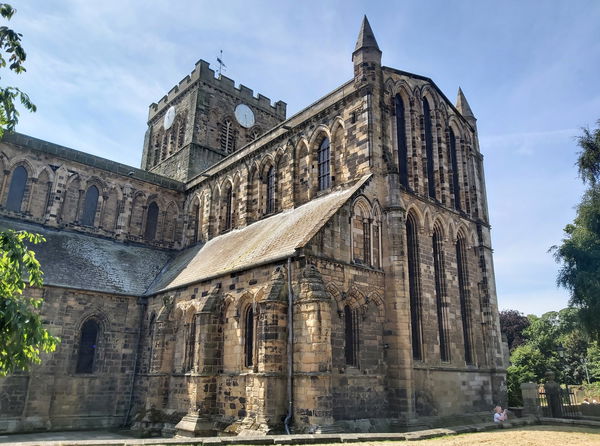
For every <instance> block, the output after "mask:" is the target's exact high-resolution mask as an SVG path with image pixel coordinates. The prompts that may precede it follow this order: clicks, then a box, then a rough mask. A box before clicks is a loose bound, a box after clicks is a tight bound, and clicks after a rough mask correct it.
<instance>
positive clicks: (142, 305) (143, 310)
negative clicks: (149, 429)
mask: <svg viewBox="0 0 600 446" xmlns="http://www.w3.org/2000/svg"><path fill="white" fill-rule="evenodd" d="M139 299H140V301H141V302H140V325H139V327H138V338H137V343H136V346H135V353H134V356H133V370H132V373H131V384H130V390H129V402H128V403H127V412H126V413H125V419H124V420H123V427H125V426H126V425H127V420H128V419H129V414H130V413H131V406H132V405H133V389H134V384H135V374H136V372H137V370H138V356H139V352H140V346H141V345H142V330H143V328H144V314H146V306H147V305H148V298H145V297H140V298H139Z"/></svg>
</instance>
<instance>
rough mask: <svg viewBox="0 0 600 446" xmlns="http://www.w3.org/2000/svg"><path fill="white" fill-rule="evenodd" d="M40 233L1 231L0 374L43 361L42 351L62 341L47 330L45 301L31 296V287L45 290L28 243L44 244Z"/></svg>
mask: <svg viewBox="0 0 600 446" xmlns="http://www.w3.org/2000/svg"><path fill="white" fill-rule="evenodd" d="M43 241H44V238H43V237H42V236H41V235H39V234H31V233H28V232H26V231H13V230H5V231H2V232H0V375H6V374H7V373H12V372H14V371H15V370H20V369H21V370H25V369H27V367H28V366H29V364H30V363H39V362H40V352H41V351H44V352H51V351H54V349H55V348H56V345H57V344H58V342H59V340H58V338H55V337H53V336H51V335H50V333H48V331H47V330H46V329H45V328H44V327H43V324H42V320H41V317H40V315H39V313H38V309H39V307H40V306H41V304H42V299H41V298H36V297H27V296H24V295H23V291H24V290H25V288H26V287H27V285H28V286H29V287H41V286H42V283H43V279H42V277H43V273H42V270H41V268H40V264H39V262H38V261H37V259H36V258H35V253H34V252H33V251H31V250H29V249H28V247H27V245H26V242H29V243H32V244H36V243H40V242H43Z"/></svg>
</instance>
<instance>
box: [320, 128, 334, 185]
mask: <svg viewBox="0 0 600 446" xmlns="http://www.w3.org/2000/svg"><path fill="white" fill-rule="evenodd" d="M329 157H330V150H329V138H323V141H321V144H320V145H319V150H318V152H317V159H318V167H319V190H320V191H321V190H325V189H329V187H330V186H331V171H330V158H329Z"/></svg>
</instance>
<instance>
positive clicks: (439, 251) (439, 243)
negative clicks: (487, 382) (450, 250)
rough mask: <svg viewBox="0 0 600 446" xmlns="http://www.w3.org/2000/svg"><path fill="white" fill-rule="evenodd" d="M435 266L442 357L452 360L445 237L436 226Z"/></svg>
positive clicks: (442, 358)
mask: <svg viewBox="0 0 600 446" xmlns="http://www.w3.org/2000/svg"><path fill="white" fill-rule="evenodd" d="M432 243H433V268H434V273H435V296H436V299H435V300H436V307H437V317H438V333H439V339H440V358H441V360H442V361H444V362H446V361H450V343H449V340H448V309H447V304H446V279H445V277H446V273H445V268H444V248H443V239H442V236H441V234H440V232H439V230H438V229H437V228H436V230H435V231H434V232H433V237H432Z"/></svg>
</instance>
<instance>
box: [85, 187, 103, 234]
mask: <svg viewBox="0 0 600 446" xmlns="http://www.w3.org/2000/svg"><path fill="white" fill-rule="evenodd" d="M99 195H100V193H99V192H98V188H97V187H96V186H93V185H92V186H90V187H89V188H88V190H87V192H86V193H85V200H84V202H83V215H82V216H81V224H82V225H84V226H94V220H95V219H96V209H97V208H98V196H99Z"/></svg>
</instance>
